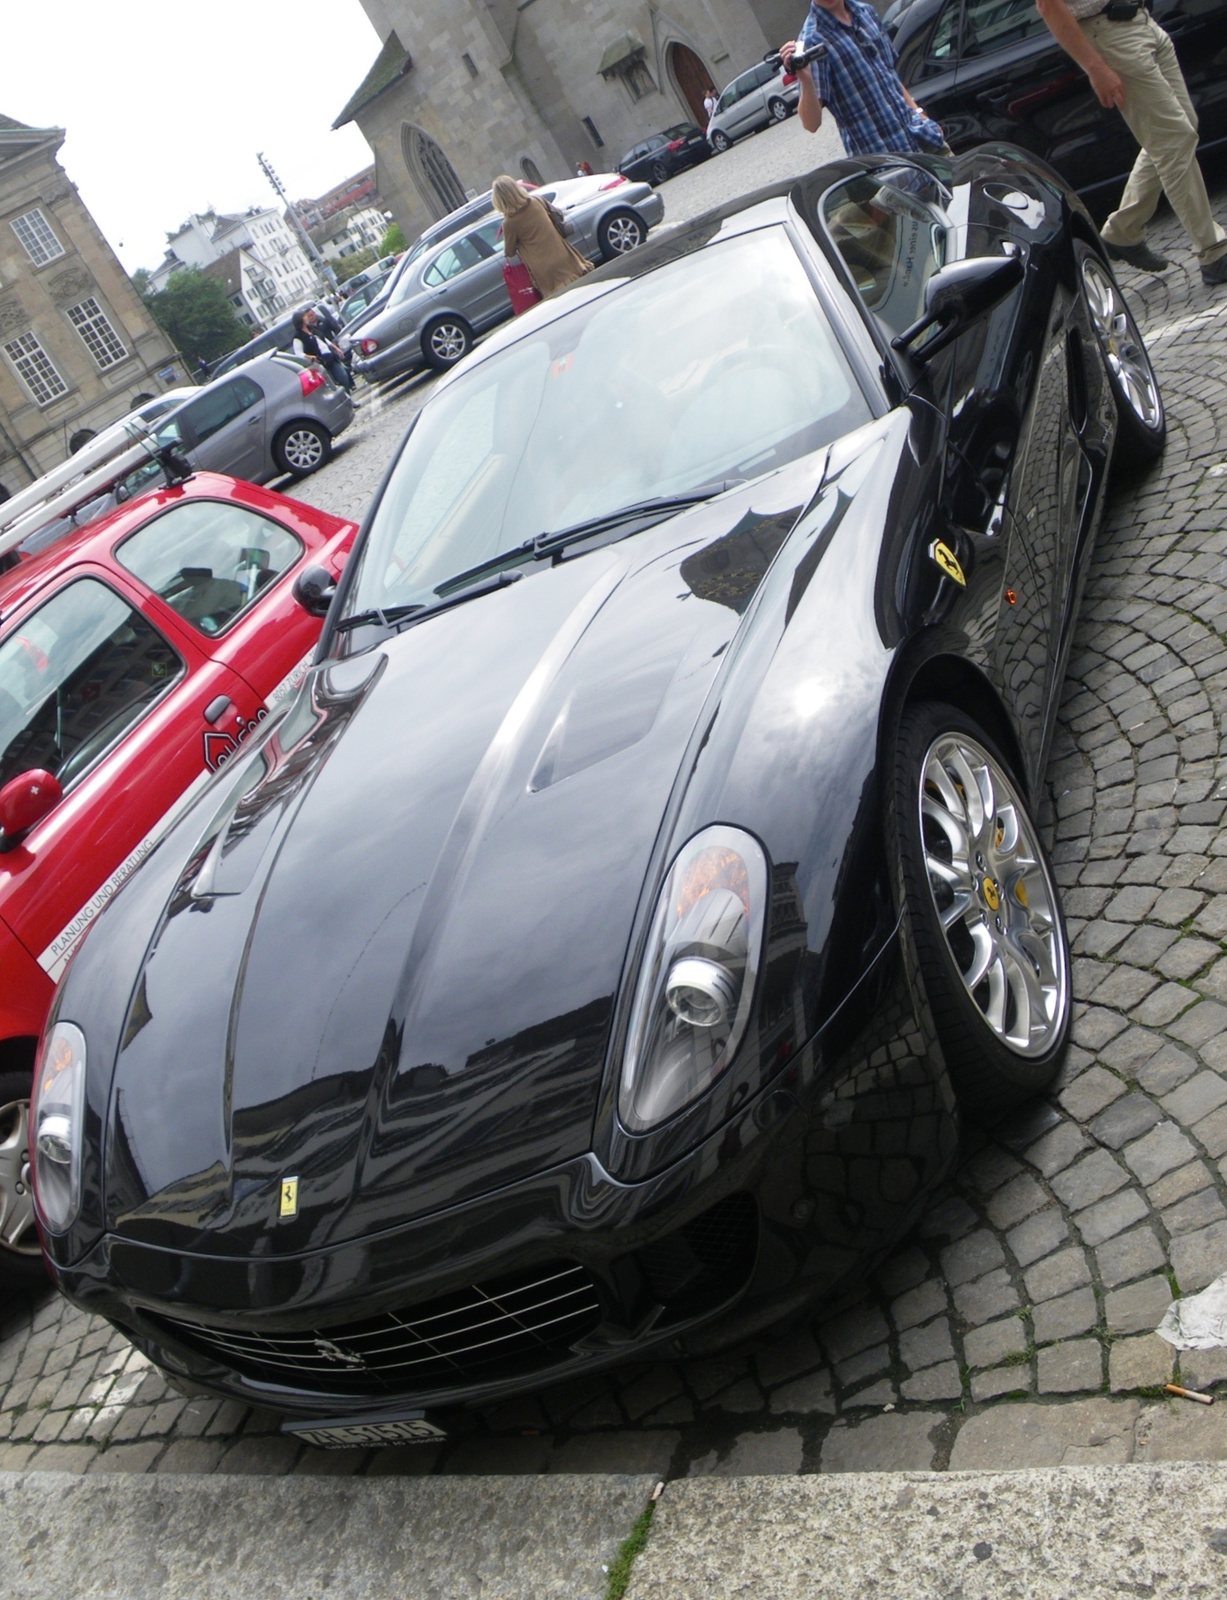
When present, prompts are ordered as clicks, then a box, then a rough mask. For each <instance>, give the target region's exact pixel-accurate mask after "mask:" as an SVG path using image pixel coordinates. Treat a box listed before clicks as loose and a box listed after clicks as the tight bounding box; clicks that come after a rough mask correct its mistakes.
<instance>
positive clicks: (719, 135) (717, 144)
mask: <svg viewBox="0 0 1227 1600" xmlns="http://www.w3.org/2000/svg"><path fill="white" fill-rule="evenodd" d="M729 142H730V141H729V136H728V134H727V133H725V132H724V131H723V129H721V128H717V129H716V131H715V133H713V134H712V136H711V147H712V149H713V150H714V151H715V152H716V154H717V155H718V156H722V155H723V154H724V152H725V151H726V150H727V149H728V147H729Z"/></svg>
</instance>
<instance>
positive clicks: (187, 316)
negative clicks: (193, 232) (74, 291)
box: [134, 267, 251, 366]
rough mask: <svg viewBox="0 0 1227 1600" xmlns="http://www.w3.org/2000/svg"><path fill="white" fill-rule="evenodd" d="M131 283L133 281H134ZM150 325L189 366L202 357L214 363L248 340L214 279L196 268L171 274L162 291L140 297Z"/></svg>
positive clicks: (243, 325) (247, 331) (247, 332)
mask: <svg viewBox="0 0 1227 1600" xmlns="http://www.w3.org/2000/svg"><path fill="white" fill-rule="evenodd" d="M134 281H135V280H134ZM144 299H145V304H146V305H147V306H148V307H149V309H150V311H152V313H153V317H154V321H155V322H156V323H157V324H158V326H159V327H160V328H161V329H162V330H163V331H164V332H165V333H168V334H169V335H170V337H171V338H172V339H173V340H174V342H175V344H176V345H177V346H178V347H179V350H180V351H181V352H182V354H183V355H184V356H185V357H186V359H187V361H188V363H189V364H190V365H191V366H195V364H196V362H197V361H199V360H200V358H201V357H202V356H203V357H204V359H205V360H206V361H216V360H217V358H218V357H219V356H224V355H225V354H226V352H227V351H228V350H235V349H237V348H238V346H239V345H241V344H246V343H247V341H248V339H250V338H251V329H250V328H249V327H248V326H247V324H246V323H245V322H243V321H242V320H241V319H240V318H239V317H238V316H236V315H235V311H234V307H233V306H232V305H231V304H230V301H229V299H228V297H227V295H226V291H225V289H224V288H223V287H222V285H221V284H220V283H218V281H217V279H216V278H209V277H206V276H205V274H204V273H203V272H201V271H200V270H199V269H198V268H196V267H183V268H182V269H181V270H180V271H178V272H175V273H172V274H171V277H170V278H169V280H168V281H167V284H166V287H165V289H162V290H159V291H158V292H157V293H154V294H150V293H149V292H148V288H146V293H145V296H144Z"/></svg>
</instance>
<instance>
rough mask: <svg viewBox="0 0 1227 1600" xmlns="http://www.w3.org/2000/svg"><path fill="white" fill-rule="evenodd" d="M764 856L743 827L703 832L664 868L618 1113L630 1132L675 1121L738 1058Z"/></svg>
mask: <svg viewBox="0 0 1227 1600" xmlns="http://www.w3.org/2000/svg"><path fill="white" fill-rule="evenodd" d="M767 879H768V874H767V860H766V857H765V856H764V854H763V850H762V847H761V845H759V843H758V841H757V840H756V839H753V838H751V836H750V835H749V834H748V833H743V832H742V831H741V829H740V828H729V827H724V826H716V827H711V828H705V829H704V830H703V832H702V833H699V834H696V835H695V837H694V838H693V839H691V841H690V843H689V844H687V845H686V846H685V847H684V849H683V850H682V851H681V853H680V854H679V855H678V857H677V860H676V861H675V862H674V863H673V866H672V868H671V869H670V872H669V876H668V877H667V878H666V879H665V883H664V887H663V888H662V889H661V892H660V898H659V899H658V901H657V904H656V911H655V915H654V916H653V918H652V927H651V932H650V934H649V936H648V943H647V948H646V950H645V952H644V957H643V965H642V968H641V969H640V973H639V982H638V985H637V987H636V990H635V999H634V1003H633V1005H632V1007H631V1016H630V1025H629V1027H628V1029H627V1037H626V1053H625V1056H624V1058H623V1063H622V1083H621V1089H620V1092H619V1095H618V1114H619V1116H620V1118H621V1120H622V1124H623V1126H624V1127H626V1128H627V1129H628V1130H629V1131H630V1132H632V1133H645V1132H647V1130H648V1129H649V1128H655V1127H657V1126H658V1125H659V1124H660V1123H662V1122H664V1121H666V1120H667V1119H668V1118H669V1117H672V1116H675V1115H676V1114H677V1112H679V1111H681V1110H683V1109H684V1108H685V1107H686V1106H688V1105H689V1104H690V1103H691V1102H692V1101H693V1100H696V1099H697V1098H698V1097H699V1095H701V1094H703V1093H704V1091H705V1090H707V1089H709V1088H710V1087H711V1085H712V1084H713V1083H715V1082H716V1080H717V1079H718V1078H719V1077H720V1076H721V1075H722V1073H724V1072H725V1071H726V1070H727V1069H728V1067H729V1066H730V1064H731V1063H732V1060H733V1057H734V1056H735V1055H736V1053H737V1047H738V1046H739V1045H740V1043H741V1041H742V1038H743V1036H744V1034H745V1031H746V1024H747V1023H748V1022H749V1019H750V1008H751V1006H752V1005H753V1003H754V984H755V979H756V978H757V976H758V967H759V960H760V957H761V953H762V947H763V926H764V922H765V919H766V906H767Z"/></svg>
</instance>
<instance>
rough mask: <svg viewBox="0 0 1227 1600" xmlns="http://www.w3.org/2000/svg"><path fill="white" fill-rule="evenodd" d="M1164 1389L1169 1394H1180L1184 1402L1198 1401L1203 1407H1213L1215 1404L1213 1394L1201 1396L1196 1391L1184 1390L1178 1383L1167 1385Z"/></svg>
mask: <svg viewBox="0 0 1227 1600" xmlns="http://www.w3.org/2000/svg"><path fill="white" fill-rule="evenodd" d="M1163 1387H1164V1388H1165V1389H1166V1390H1167V1392H1168V1394H1178V1395H1179V1396H1180V1398H1181V1399H1182V1400H1197V1401H1199V1402H1200V1403H1201V1404H1202V1405H1203V1406H1212V1405H1213V1404H1214V1396H1213V1395H1212V1394H1199V1393H1198V1392H1197V1390H1196V1389H1182V1388H1181V1387H1180V1385H1179V1384H1178V1383H1165V1384H1164V1385H1163Z"/></svg>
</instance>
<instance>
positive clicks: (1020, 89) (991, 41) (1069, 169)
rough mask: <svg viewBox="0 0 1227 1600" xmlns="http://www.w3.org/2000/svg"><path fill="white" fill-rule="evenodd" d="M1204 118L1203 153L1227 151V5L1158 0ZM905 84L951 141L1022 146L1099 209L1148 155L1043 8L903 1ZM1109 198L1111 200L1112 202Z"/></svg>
mask: <svg viewBox="0 0 1227 1600" xmlns="http://www.w3.org/2000/svg"><path fill="white" fill-rule="evenodd" d="M1152 9H1153V13H1154V18H1155V21H1156V22H1158V23H1160V24H1161V25H1162V26H1163V27H1164V28H1166V29H1167V31H1168V32H1169V33H1170V34H1171V36H1172V41H1173V43H1174V44H1175V47H1176V54H1177V56H1178V57H1179V60H1180V65H1181V69H1182V70H1183V72H1184V76H1185V81H1186V82H1187V84H1188V86H1189V94H1190V96H1191V98H1192V100H1193V104H1194V106H1195V107H1196V109H1197V112H1198V116H1199V119H1200V124H1201V127H1200V134H1201V143H1202V148H1203V149H1205V148H1207V147H1209V146H1212V145H1219V144H1222V143H1223V142H1224V140H1227V0H1194V3H1193V4H1189V3H1188V0H1154V4H1153V7H1152ZM885 20H886V23H887V26H888V28H890V29H891V30H892V31H893V34H894V41H895V48H896V50H897V51H898V52H899V71H900V75H901V76H902V78H903V81H904V82H905V83H906V84H907V85H908V87H909V88H910V89H911V91H912V93H913V94H914V95H915V97H916V99H917V100H918V101H920V103H921V104H922V105H923V106H924V108H925V110H926V111H927V112H928V113H929V115H930V116H931V117H934V118H936V120H937V121H938V122H940V123H941V125H942V128H943V129H944V131H945V134H946V139H947V142H948V143H949V144H950V145H951V146H952V148H953V149H955V150H966V149H968V148H970V147H971V146H972V145H975V144H982V143H984V142H985V141H988V140H1003V139H1004V140H1010V141H1012V142H1013V143H1014V144H1017V145H1021V146H1023V147H1024V148H1025V149H1027V150H1029V151H1031V152H1032V153H1033V154H1034V155H1037V156H1042V157H1043V159H1044V160H1045V161H1047V162H1050V163H1051V165H1052V166H1054V167H1055V168H1056V169H1057V171H1058V172H1059V173H1060V174H1061V176H1062V177H1063V178H1065V179H1066V180H1067V181H1068V182H1069V183H1070V184H1072V185H1073V187H1074V188H1075V189H1077V190H1078V191H1079V193H1080V194H1082V195H1084V196H1088V197H1093V199H1094V203H1096V204H1097V206H1098V208H1099V209H1103V207H1104V206H1105V205H1106V204H1107V203H1111V202H1114V201H1115V198H1116V194H1117V192H1118V191H1119V189H1120V185H1121V183H1122V182H1123V180H1124V179H1125V177H1126V176H1127V174H1128V172H1129V169H1130V167H1132V165H1133V162H1134V159H1135V158H1136V156H1137V153H1138V146H1137V141H1136V140H1135V139H1134V137H1133V135H1132V134H1131V133H1130V132H1129V129H1128V128H1127V127H1126V126H1125V121H1124V118H1123V117H1122V116H1121V115H1120V113H1119V112H1118V111H1116V110H1115V109H1113V110H1105V109H1104V107H1103V106H1101V105H1100V104H1099V101H1098V100H1097V99H1096V97H1095V94H1094V92H1093V90H1092V89H1091V86H1090V83H1089V81H1088V80H1087V76H1086V74H1085V73H1084V72H1083V71H1082V69H1081V68H1080V67H1079V66H1077V65H1076V63H1075V62H1073V61H1072V60H1071V59H1070V57H1069V56H1067V55H1066V54H1065V52H1064V51H1063V50H1062V49H1061V47H1060V45H1058V44H1057V42H1056V40H1055V39H1054V38H1053V37H1052V35H1051V33H1049V31H1048V28H1047V25H1046V24H1045V22H1044V19H1043V18H1042V17H1041V16H1040V14H1039V12H1038V11H1037V10H1036V9H1035V0H896V4H895V5H893V6H892V7H891V8H890V10H889V11H888V12H887V13H886V19H885ZM1098 191H1103V195H1102V199H1099V197H1098Z"/></svg>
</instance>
